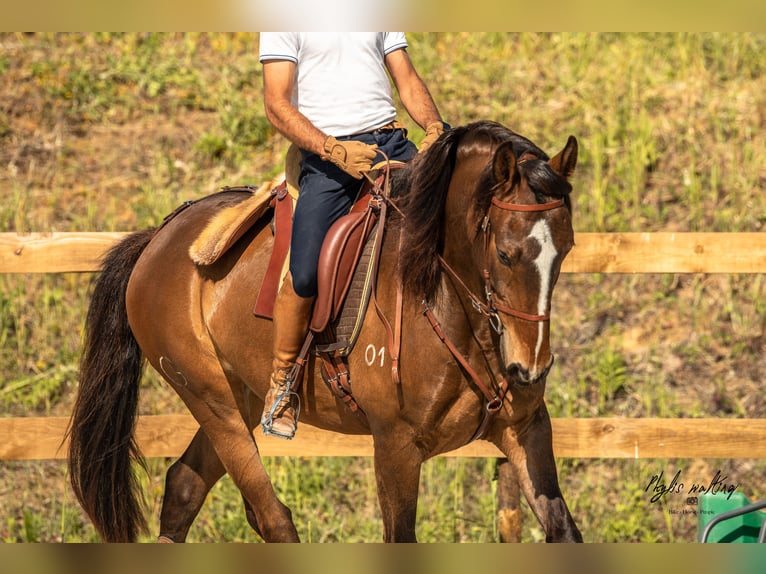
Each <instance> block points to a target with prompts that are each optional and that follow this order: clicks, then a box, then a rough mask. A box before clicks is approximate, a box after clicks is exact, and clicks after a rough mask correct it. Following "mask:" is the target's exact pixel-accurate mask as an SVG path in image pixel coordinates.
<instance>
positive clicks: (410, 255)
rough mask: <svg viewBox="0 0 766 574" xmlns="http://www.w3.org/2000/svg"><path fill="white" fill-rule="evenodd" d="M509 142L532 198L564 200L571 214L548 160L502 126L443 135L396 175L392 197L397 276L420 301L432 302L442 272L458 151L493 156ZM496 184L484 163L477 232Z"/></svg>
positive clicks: (476, 200) (564, 188) (477, 193)
mask: <svg viewBox="0 0 766 574" xmlns="http://www.w3.org/2000/svg"><path fill="white" fill-rule="evenodd" d="M505 142H510V145H511V147H512V150H513V153H514V155H515V156H516V158H517V160H519V159H521V158H523V161H521V162H520V163H518V170H519V173H520V175H521V176H522V177H524V178H526V180H527V182H528V184H529V186H530V188H531V189H532V190H533V191H534V192H535V194H536V196H537V198H538V202H540V203H543V202H544V201H546V199H545V198H546V197H557V198H559V197H563V198H564V199H565V202H566V205H567V208H570V209H571V205H570V200H569V192H570V191H571V189H572V188H571V185H570V184H569V183H568V182H567V181H566V179H565V178H564V177H562V176H561V175H559V174H558V173H556V172H555V171H553V169H552V168H551V167H550V165H549V164H548V163H547V162H548V159H549V158H548V156H547V155H546V154H545V152H543V151H542V150H541V149H540V148H539V147H537V146H536V145H535V144H534V143H532V142H531V141H530V140H528V139H527V138H525V137H524V136H521V135H519V134H517V133H515V132H513V131H511V130H509V129H508V128H506V127H504V126H503V125H501V124H499V123H496V122H491V121H481V122H475V123H471V124H467V125H465V126H460V127H456V128H453V129H451V130H449V131H447V132H446V133H445V134H444V135H443V136H442V137H440V138H439V139H438V140H437V141H436V142H435V143H434V144H433V145H432V146H431V147H430V148H429V149H428V150H427V151H426V152H425V153H423V154H420V155H418V156H417V157H416V158H415V159H414V160H412V162H410V164H408V165H407V166H406V167H405V168H403V169H400V170H396V172H394V173H395V175H394V176H392V177H393V182H392V197H393V198H395V200H396V203H397V206H398V207H399V209H400V210H401V212H402V215H403V220H402V234H403V238H402V251H401V255H400V259H399V273H400V276H401V280H402V283H403V285H404V286H405V288H406V289H408V290H411V291H412V292H413V293H414V294H415V295H416V296H418V297H425V298H429V299H430V298H432V297H433V296H434V295H435V293H436V291H437V289H438V285H439V278H440V275H441V266H440V264H439V261H438V258H437V255H439V254H440V253H441V252H442V251H443V247H444V205H445V200H446V196H447V189H448V188H449V183H450V180H451V178H452V173H453V171H454V168H455V161H456V157H457V152H458V149H459V148H460V146H461V145H465V146H468V145H471V146H475V147H476V148H477V150H481V149H484V150H487V153H488V154H489V153H491V152H493V151H494V150H495V149H497V147H498V146H500V145H501V144H503V143H505ZM496 184H497V182H496V181H495V178H494V174H493V170H492V162H491V161H488V162H487V166H486V168H485V169H484V171H483V172H482V175H481V177H480V178H479V181H478V182H477V185H476V188H475V190H474V192H473V194H474V197H473V206H474V208H473V209H474V212H475V213H476V214H477V228H478V224H479V223H480V220H481V216H482V215H483V214H484V213H486V212H487V210H488V209H489V205H490V202H491V201H492V196H493V191H494V187H495V186H496Z"/></svg>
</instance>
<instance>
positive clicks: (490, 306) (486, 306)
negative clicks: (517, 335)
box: [438, 197, 564, 334]
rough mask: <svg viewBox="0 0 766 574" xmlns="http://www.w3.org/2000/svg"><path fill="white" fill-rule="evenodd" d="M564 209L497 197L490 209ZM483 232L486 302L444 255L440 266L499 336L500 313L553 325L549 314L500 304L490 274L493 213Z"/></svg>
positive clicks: (486, 217)
mask: <svg viewBox="0 0 766 574" xmlns="http://www.w3.org/2000/svg"><path fill="white" fill-rule="evenodd" d="M563 205H564V200H563V199H557V200H554V201H548V202H546V203H534V204H523V203H508V202H505V201H500V200H499V199H497V198H496V197H493V198H492V203H491V205H490V209H491V208H492V207H497V208H498V209H502V210H504V211H512V212H517V213H534V212H541V211H551V210H553V209H557V208H559V207H562V206H563ZM481 230H482V232H483V234H484V268H483V270H482V276H483V278H484V301H482V300H481V299H480V298H479V297H478V296H477V295H476V294H475V293H473V291H471V289H470V288H469V287H468V286H467V285H466V284H465V282H464V281H463V280H462V279H461V278H460V276H459V275H458V274H457V272H456V271H455V270H454V269H452V267H450V265H449V264H448V263H447V262H446V261H445V260H444V258H443V257H442V256H441V255H439V256H438V258H439V263H440V264H441V266H442V267H443V268H444V270H445V271H447V273H449V274H450V276H451V277H452V278H453V279H455V281H457V283H458V284H459V285H460V286H461V287H462V288H463V289H464V290H465V291H466V293H467V294H468V297H469V298H470V299H471V304H472V305H473V308H474V309H476V311H478V312H479V313H481V314H482V315H484V316H485V317H487V319H488V320H489V324H490V325H491V326H492V328H493V329H494V330H495V332H496V333H498V334H500V333H501V332H502V330H503V323H502V321H501V320H500V313H503V314H505V315H508V316H510V317H516V318H517V319H522V320H524V321H530V322H539V321H549V320H550V312H546V313H545V314H542V315H540V314H532V313H526V312H524V311H519V310H518V309H514V308H512V307H509V306H508V305H505V304H503V303H502V302H500V301H498V300H497V298H496V297H495V291H494V289H493V287H492V278H491V276H490V274H489V244H490V220H489V210H487V213H486V214H485V215H484V219H483V220H482V224H481Z"/></svg>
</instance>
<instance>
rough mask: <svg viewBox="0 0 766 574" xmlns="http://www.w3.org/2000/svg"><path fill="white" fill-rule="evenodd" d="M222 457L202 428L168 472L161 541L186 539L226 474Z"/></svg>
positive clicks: (161, 518)
mask: <svg viewBox="0 0 766 574" xmlns="http://www.w3.org/2000/svg"><path fill="white" fill-rule="evenodd" d="M225 473H226V469H224V467H223V464H221V460H220V459H219V458H218V455H217V454H216V452H215V450H214V449H213V445H212V444H210V441H209V440H208V438H207V435H205V433H204V432H202V430H201V429H200V430H198V431H197V434H195V435H194V438H193V439H192V441H191V443H190V444H189V446H188V447H187V448H186V451H185V452H184V454H183V455H182V456H181V458H179V459H178V460H177V461H176V462H175V463H173V465H172V466H171V467H170V468H169V469H168V472H167V474H166V475H165V496H164V497H163V499H162V510H161V512H160V538H159V540H160V542H184V541H185V540H186V535H187V533H188V532H189V528H190V527H191V525H192V522H194V519H195V518H196V517H197V514H198V513H199V511H200V508H202V504H203V503H204V502H205V497H206V496H207V494H208V492H209V491H210V489H211V488H213V485H214V484H215V483H216V482H218V479H220V478H221V477H222V476H223V475H224V474H225Z"/></svg>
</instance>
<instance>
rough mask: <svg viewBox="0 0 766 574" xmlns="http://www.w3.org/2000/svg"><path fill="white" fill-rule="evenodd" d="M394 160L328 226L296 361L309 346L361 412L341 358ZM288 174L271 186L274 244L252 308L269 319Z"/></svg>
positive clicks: (375, 245) (356, 322) (372, 270)
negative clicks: (305, 335)
mask: <svg viewBox="0 0 766 574" xmlns="http://www.w3.org/2000/svg"><path fill="white" fill-rule="evenodd" d="M396 165H398V164H390V165H386V166H384V167H383V168H382V169H380V170H376V171H375V172H373V173H371V174H370V175H371V177H369V178H367V179H366V180H364V181H363V183H362V185H361V188H360V191H359V194H358V199H357V200H356V202H355V203H354V204H353V206H352V207H351V209H350V210H349V212H348V213H347V214H346V215H344V216H342V217H340V218H339V219H338V220H337V221H336V222H335V223H334V224H333V225H332V226H331V228H330V230H329V231H328V233H327V235H326V237H325V240H324V242H323V244H322V250H321V254H320V258H319V267H318V275H317V281H318V285H317V287H318V293H317V298H316V301H315V303H314V310H313V313H312V318H311V322H310V327H309V336H308V338H307V341H306V344H304V348H303V351H302V352H301V357H299V360H298V364H299V368H300V367H302V366H303V364H304V363H305V361H306V357H307V355H308V353H309V350H310V349H311V348H312V346H313V349H314V351H315V353H316V354H317V355H318V356H319V358H320V359H321V361H322V375H323V378H324V380H325V383H327V385H328V386H329V387H330V388H331V389H332V390H333V392H334V393H335V394H336V395H337V396H338V397H339V398H340V399H341V400H343V401H344V402H345V403H346V404H347V405H348V406H349V408H350V409H351V410H352V411H353V412H356V413H358V414H360V415H362V417H363V413H362V412H361V410H360V409H359V407H358V405H357V404H356V401H355V400H354V399H353V396H352V395H351V382H350V374H349V369H348V362H347V360H346V357H347V356H348V355H349V354H350V353H351V351H352V349H353V347H354V344H355V342H356V338H357V336H358V334H359V332H360V330H361V327H362V322H363V319H364V316H365V314H366V310H367V307H368V304H369V301H370V295H371V293H372V289H373V285H374V281H375V275H376V271H377V265H378V262H379V261H378V260H379V255H380V247H381V244H382V235H383V233H382V231H383V228H384V225H385V214H386V195H387V193H388V185H389V177H390V171H391V169H393V168H394V166H396ZM289 179H290V178H289V177H288V178H286V180H285V181H284V182H282V183H281V184H280V185H279V186H277V188H276V189H275V190H274V198H273V200H272V202H273V207H274V224H273V230H274V247H273V250H272V254H271V258H270V260H269V265H268V268H267V271H266V275H265V277H264V280H263V283H262V286H261V289H260V291H259V293H258V298H257V300H256V303H255V307H254V309H253V312H254V313H255V314H256V315H257V316H260V317H265V318H269V319H270V318H272V317H273V309H274V301H275V299H276V295H277V292H278V291H279V287H280V285H281V282H282V280H283V278H284V276H285V274H286V272H287V265H286V263H287V258H288V253H289V245H290V237H291V234H292V215H293V203H294V198H293V195H292V194H291V193H290V191H291V189H290V187H291V186H290V182H289ZM295 380H300V379H299V378H297V377H296V379H295ZM363 418H364V417H363Z"/></svg>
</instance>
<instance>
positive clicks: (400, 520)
mask: <svg viewBox="0 0 766 574" xmlns="http://www.w3.org/2000/svg"><path fill="white" fill-rule="evenodd" d="M421 464H422V458H421V454H420V452H419V451H418V450H417V448H416V447H415V446H414V445H412V444H410V445H402V444H401V441H400V440H395V441H394V440H391V441H383V440H379V439H378V437H375V480H376V482H377V486H378V502H379V504H380V510H381V513H382V516H383V539H384V541H385V542H417V540H416V537H415V519H416V513H417V506H418V486H419V484H420V466H421Z"/></svg>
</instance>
